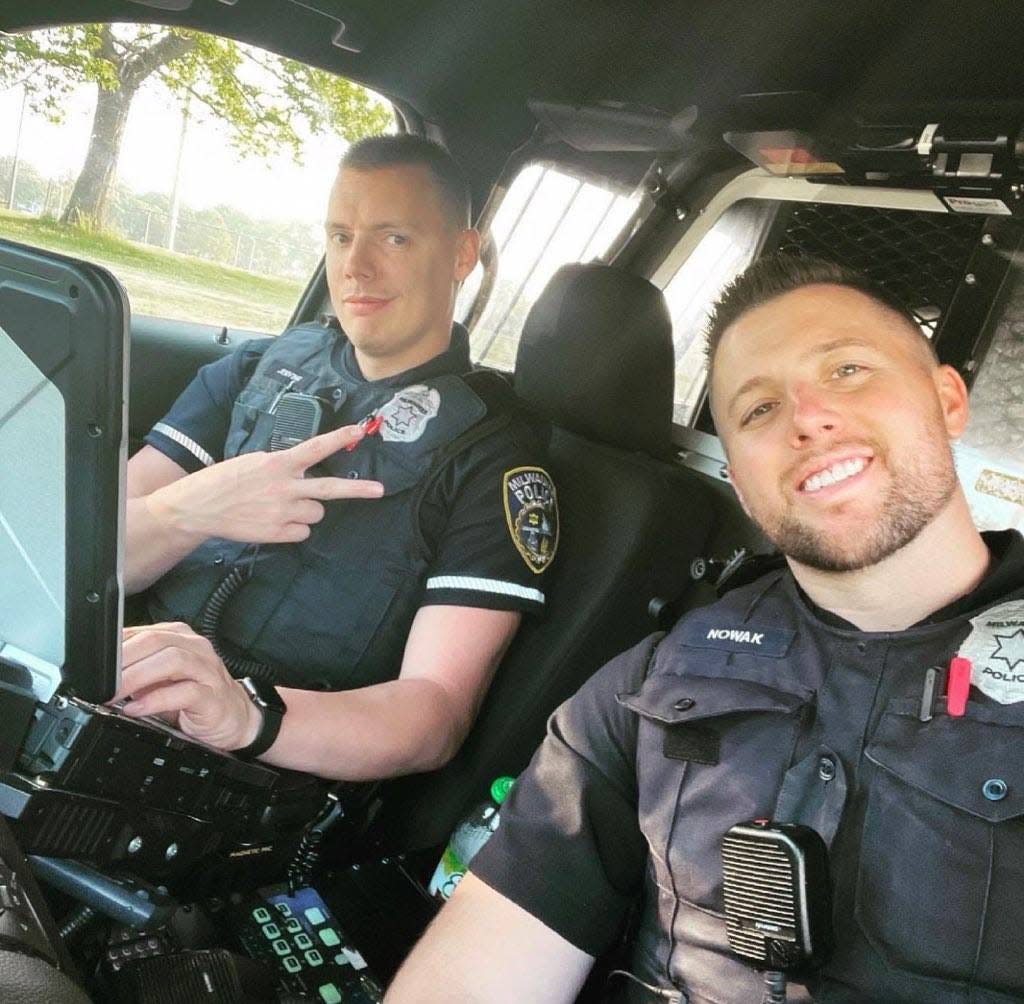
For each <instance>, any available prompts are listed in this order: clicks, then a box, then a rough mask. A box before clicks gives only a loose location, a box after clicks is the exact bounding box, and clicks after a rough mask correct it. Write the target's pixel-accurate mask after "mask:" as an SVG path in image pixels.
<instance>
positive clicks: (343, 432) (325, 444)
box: [280, 425, 364, 472]
mask: <svg viewBox="0 0 1024 1004" xmlns="http://www.w3.org/2000/svg"><path fill="white" fill-rule="evenodd" d="M363 435H364V432H363V430H362V428H361V427H360V426H358V425H343V426H342V427H341V428H340V429H332V430H331V431H330V432H324V433H321V434H320V435H319V436H314V437H313V438H312V439H307V440H306V441H305V442H304V443H299V444H298V445H297V446H292V447H290V448H289V449H287V450H282V451H281V453H280V456H281V457H284V458H285V459H286V460H287V462H288V465H289V467H290V468H291V469H292V470H293V471H296V472H301V471H304V470H306V469H307V468H309V467H312V466H314V465H315V464H319V463H320V461H322V460H326V459H327V457H329V456H330V455H331V454H332V453H337V452H338V450H341V449H344V448H345V447H346V446H351V445H352V444H353V443H358V442H359V440H360V439H362V438H363Z"/></svg>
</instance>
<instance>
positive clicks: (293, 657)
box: [150, 325, 502, 690]
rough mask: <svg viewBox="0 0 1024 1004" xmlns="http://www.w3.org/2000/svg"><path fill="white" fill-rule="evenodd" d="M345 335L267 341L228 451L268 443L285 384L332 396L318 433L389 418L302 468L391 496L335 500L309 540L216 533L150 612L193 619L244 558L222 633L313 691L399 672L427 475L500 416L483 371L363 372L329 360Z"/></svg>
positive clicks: (156, 589)
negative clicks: (486, 391)
mask: <svg viewBox="0 0 1024 1004" xmlns="http://www.w3.org/2000/svg"><path fill="white" fill-rule="evenodd" d="M341 337H342V336H340V335H339V334H338V333H337V332H336V331H334V330H331V329H328V328H323V327H321V326H319V325H303V326H301V327H297V328H293V329H291V330H290V331H288V332H286V333H285V334H284V335H282V336H280V337H279V338H278V339H276V340H275V341H273V342H271V343H270V345H269V347H268V348H267V349H266V350H265V352H264V353H263V355H262V356H261V357H260V360H259V362H258V363H257V366H256V369H255V371H254V372H253V375H252V377H251V378H250V380H249V381H248V383H247V384H246V385H245V387H244V388H243V389H242V391H241V393H240V394H239V396H238V398H237V400H236V402H235V405H234V409H233V412H232V416H231V425H230V429H229V432H228V436H227V440H226V444H225V450H224V458H225V459H228V458H230V457H234V456H237V455H238V454H243V453H250V452H253V451H257V450H266V449H268V447H269V444H270V439H271V434H272V432H273V429H274V420H275V416H274V408H275V403H276V402H277V401H278V400H279V398H280V397H281V395H282V394H284V393H287V392H289V391H294V392H300V393H303V394H308V395H312V396H315V397H316V398H318V399H319V400H320V401H321V402H322V403H323V410H324V417H323V421H322V424H321V428H320V431H321V432H326V431H328V430H329V429H332V428H336V427H338V426H341V425H348V424H354V423H357V422H360V421H362V420H363V419H364V418H366V417H367V416H368V415H370V414H371V413H374V414H379V415H381V416H383V420H384V421H383V425H382V426H381V428H380V431H379V433H378V434H376V435H373V436H368V437H366V438H365V439H364V440H362V441H361V442H360V443H359V445H358V446H357V447H356V448H355V449H354V450H353V451H352V452H345V451H340V452H338V453H336V454H334V455H333V456H332V457H329V458H328V459H327V460H326V461H324V463H323V464H321V465H319V467H318V468H316V469H314V470H313V471H311V472H310V473H309V474H307V476H315V475H316V474H317V473H320V474H326V475H330V476H333V477H351V478H369V479H373V480H378V481H380V482H382V483H383V485H384V497H383V498H381V499H373V500H337V501H332V502H328V503H326V509H327V515H326V517H325V518H324V520H323V521H322V522H321V523H318V524H316V525H315V526H314V527H313V528H312V534H311V536H310V537H309V539H308V540H306V541H304V542H302V543H300V544H281V545H262V546H260V547H258V548H257V547H255V546H254V545H251V544H242V543H237V542H234V541H229V540H222V539H219V538H214V539H211V540H208V541H206V542H205V543H204V544H202V545H201V546H200V547H198V548H197V549H196V550H195V551H194V552H192V554H190V555H189V556H188V557H187V558H185V559H184V560H183V561H182V562H181V563H180V564H179V565H178V566H176V567H175V568H174V569H172V570H171V571H170V572H169V573H167V575H165V576H163V578H161V579H160V580H159V581H158V582H157V583H156V584H155V585H154V586H153V588H152V590H151V595H152V600H151V603H150V613H151V616H153V617H154V619H160V620H180V621H184V622H186V623H189V624H192V625H193V626H197V622H198V618H199V615H200V614H201V612H202V610H203V607H204V606H205V604H206V602H207V600H208V598H209V596H210V594H211V593H212V592H213V591H214V589H215V588H216V587H217V586H218V584H219V583H221V582H222V581H223V580H224V578H225V576H226V575H227V573H228V572H229V571H230V570H231V569H232V568H233V567H234V566H235V565H238V564H241V565H245V566H251V571H252V574H251V577H250V578H249V579H248V581H247V582H246V583H245V584H244V585H243V586H242V588H241V589H240V590H239V592H238V593H237V594H236V595H235V596H234V597H233V598H232V599H231V600H230V602H229V603H228V604H227V607H226V609H225V611H224V614H223V617H222V620H221V622H220V627H219V630H218V638H219V639H220V641H221V642H224V643H226V645H227V647H228V648H229V650H232V651H235V652H238V653H241V654H244V655H245V656H246V657H248V658H252V659H255V660H258V661H259V662H263V663H266V664H268V665H269V666H271V667H273V668H274V670H275V671H276V672H277V677H278V679H279V680H280V682H282V683H284V684H285V685H288V686H295V687H301V688H307V689H324V690H327V689H332V690H337V689H347V688H351V687H359V686H365V685H368V684H371V683H376V682H380V681H381V680H385V679H392V678H394V677H395V676H397V674H398V670H399V668H400V665H401V657H402V652H403V649H404V646H405V640H406V636H407V635H408V630H409V626H410V624H411V622H412V619H413V616H414V615H415V613H416V610H417V609H418V607H419V605H420V600H421V589H422V579H423V576H424V573H425V572H426V570H427V568H428V566H429V563H430V560H431V554H430V552H429V549H428V548H427V547H426V546H425V543H424V541H423V540H422V538H421V535H420V534H419V532H418V507H419V503H420V501H421V499H422V495H423V491H422V489H423V488H424V486H425V485H424V483H425V481H426V480H428V479H429V480H431V481H432V480H433V476H434V474H436V468H437V465H438V464H441V463H444V462H446V461H448V460H450V459H451V456H452V455H453V453H454V452H457V450H458V448H459V445H460V444H461V443H463V442H466V443H468V442H470V441H474V440H475V438H478V437H476V436H474V432H476V431H480V430H481V429H482V428H483V426H482V425H481V423H482V422H484V420H485V418H486V424H487V425H488V426H490V424H491V423H492V422H493V423H495V424H499V423H500V422H501V420H502V416H501V415H500V414H499V415H497V416H496V415H495V414H494V408H495V405H494V395H489V396H488V404H485V403H484V401H483V400H482V399H481V396H480V395H479V394H478V393H476V392H475V391H474V390H473V389H471V387H470V386H469V382H468V381H471V380H473V379H474V377H476V376H477V375H476V374H468V375H466V376H465V378H463V376H461V375H458V374H455V373H442V374H441V375H437V376H432V377H427V378H425V379H423V380H422V381H419V380H416V379H415V372H416V371H413V373H412V374H411V375H412V377H413V380H412V382H411V383H410V384H406V383H405V382H404V381H403V380H402V379H401V378H398V379H397V380H395V379H391V380H381V381H373V382H367V381H361V380H356V379H354V378H353V377H351V376H350V375H348V374H347V373H346V372H345V371H344V368H343V367H338V368H336V367H335V366H334V365H332V359H334V358H336V355H335V354H336V352H337V351H338V345H337V342H338V339H339V338H341ZM486 376H490V375H489V374H488V375H486ZM489 410H490V417H487V416H488V412H489ZM474 427H476V429H474ZM470 430H473V432H471V431H470Z"/></svg>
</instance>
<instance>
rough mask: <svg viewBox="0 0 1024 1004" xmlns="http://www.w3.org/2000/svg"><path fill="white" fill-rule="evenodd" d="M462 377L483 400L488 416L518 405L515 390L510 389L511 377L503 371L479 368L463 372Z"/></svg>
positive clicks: (510, 409)
mask: <svg viewBox="0 0 1024 1004" xmlns="http://www.w3.org/2000/svg"><path fill="white" fill-rule="evenodd" d="M462 379H463V380H464V381H465V382H466V385H467V386H468V387H469V389H470V390H471V391H473V393H474V394H476V395H477V397H479V398H480V400H481V401H483V403H484V405H485V406H486V407H487V413H488V415H489V416H490V415H497V414H500V413H502V412H507V411H514V410H516V408H517V407H518V406H519V400H518V398H517V397H516V392H515V391H514V390H513V389H512V379H511V377H509V376H508V375H506V374H505V373H501V372H499V371H498V370H489V369H483V368H479V369H472V370H470V371H469V372H468V373H463V374H462Z"/></svg>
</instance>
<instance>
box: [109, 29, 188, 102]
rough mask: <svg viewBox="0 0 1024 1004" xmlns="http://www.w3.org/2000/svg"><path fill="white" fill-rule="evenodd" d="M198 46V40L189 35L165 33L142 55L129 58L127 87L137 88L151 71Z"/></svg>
mask: <svg viewBox="0 0 1024 1004" xmlns="http://www.w3.org/2000/svg"><path fill="white" fill-rule="evenodd" d="M195 47H196V40H195V39H194V38H190V37H189V36H187V35H164V37H163V38H161V39H160V41H159V42H156V43H155V44H154V45H152V46H150V47H149V48H148V49H146V50H145V51H144V52H143V53H142V54H141V55H139V56H136V57H134V58H133V59H131V60H129V61H128V63H127V65H126V67H125V74H124V81H125V87H128V88H130V89H131V90H135V89H136V88H137V87H138V86H139V85H140V84H141V83H142V81H143V80H145V79H146V77H148V76H149V75H150V74H151V73H153V72H155V71H156V70H159V69H160V67H161V66H166V65H167V64H168V63H170V62H171V61H172V60H175V59H180V58H181V57H182V56H184V55H187V54H188V53H189V52H191V51H192V50H193V49H194V48H195Z"/></svg>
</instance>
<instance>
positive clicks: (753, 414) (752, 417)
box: [740, 401, 775, 425]
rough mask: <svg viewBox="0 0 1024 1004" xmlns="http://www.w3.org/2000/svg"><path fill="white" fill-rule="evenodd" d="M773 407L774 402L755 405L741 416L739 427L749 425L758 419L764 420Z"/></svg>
mask: <svg viewBox="0 0 1024 1004" xmlns="http://www.w3.org/2000/svg"><path fill="white" fill-rule="evenodd" d="M774 407H775V402H774V401H765V402H764V403H763V404H758V405H755V406H754V407H753V408H751V409H750V411H748V412H747V413H746V415H744V416H743V420H742V421H741V422H740V425H749V424H750V423H751V422H754V421H756V420H757V419H759V418H764V416H765V415H767V414H768V413H769V412H770V411H771V410H772V409H773V408H774Z"/></svg>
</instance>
